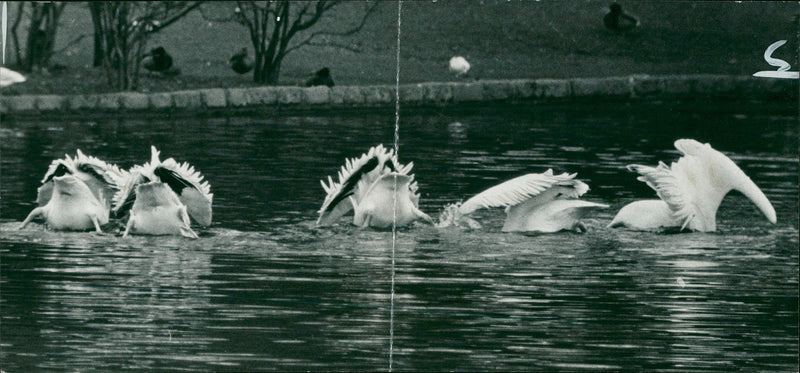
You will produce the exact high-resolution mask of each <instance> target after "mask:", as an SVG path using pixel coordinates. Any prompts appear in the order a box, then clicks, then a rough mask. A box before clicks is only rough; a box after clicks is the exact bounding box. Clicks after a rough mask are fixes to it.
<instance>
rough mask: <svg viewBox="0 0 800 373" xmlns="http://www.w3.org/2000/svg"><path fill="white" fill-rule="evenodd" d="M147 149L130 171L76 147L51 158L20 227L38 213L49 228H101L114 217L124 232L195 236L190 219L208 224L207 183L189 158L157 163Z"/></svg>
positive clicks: (154, 154)
mask: <svg viewBox="0 0 800 373" xmlns="http://www.w3.org/2000/svg"><path fill="white" fill-rule="evenodd" d="M150 151H151V157H150V162H148V163H145V164H144V165H136V166H133V167H132V168H131V169H130V170H122V169H120V168H119V167H117V166H116V165H114V164H110V163H107V162H105V161H102V160H100V159H98V158H95V157H92V156H87V155H85V154H83V152H81V151H80V149H78V152H77V153H78V154H77V156H75V157H74V158H73V157H70V156H69V155H66V157H65V158H64V159H57V160H55V161H53V162H52V163H51V164H50V167H49V168H48V170H47V173H45V175H44V178H43V179H42V186H41V187H39V189H38V196H37V199H36V202H37V204H38V205H39V206H38V207H36V208H34V209H33V211H31V213H30V214H28V217H27V218H25V221H23V222H22V224H21V225H20V229H22V228H24V227H25V226H26V225H28V223H30V222H31V220H33V219H34V218H36V217H41V218H42V219H43V220H44V222H45V224H46V225H47V226H48V227H49V228H51V229H55V230H89V229H94V230H95V231H96V232H98V233H101V232H102V228H101V226H103V225H106V224H108V223H109V221H110V219H111V218H114V219H116V220H118V221H120V222H122V223H123V224H124V226H125V231H124V233H123V234H122V236H123V237H125V236H128V235H129V234H131V233H133V234H149V235H182V236H185V237H190V238H197V237H198V236H197V233H195V231H194V230H193V229H192V228H191V221H192V220H193V221H194V222H195V223H197V224H199V225H201V226H206V227H207V226H209V225H211V202H212V200H213V197H214V195H213V194H211V187H210V186H209V184H208V182H207V181H204V180H203V176H202V175H201V174H200V173H199V172H197V171H195V169H194V167H192V166H190V165H189V164H188V163H178V162H177V161H175V160H174V159H172V158H169V159H167V160H165V161H163V162H162V161H161V160H160V159H159V153H160V152H159V151H158V150H156V148H155V147H150ZM190 217H191V219H190Z"/></svg>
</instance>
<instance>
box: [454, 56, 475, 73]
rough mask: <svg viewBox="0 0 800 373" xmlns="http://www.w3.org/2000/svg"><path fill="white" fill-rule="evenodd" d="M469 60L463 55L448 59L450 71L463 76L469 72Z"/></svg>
mask: <svg viewBox="0 0 800 373" xmlns="http://www.w3.org/2000/svg"><path fill="white" fill-rule="evenodd" d="M469 68H470V66H469V62H467V60H466V59H465V58H464V57H461V56H455V57H453V58H451V59H450V71H451V72H453V73H455V74H456V76H464V75H467V72H469Z"/></svg>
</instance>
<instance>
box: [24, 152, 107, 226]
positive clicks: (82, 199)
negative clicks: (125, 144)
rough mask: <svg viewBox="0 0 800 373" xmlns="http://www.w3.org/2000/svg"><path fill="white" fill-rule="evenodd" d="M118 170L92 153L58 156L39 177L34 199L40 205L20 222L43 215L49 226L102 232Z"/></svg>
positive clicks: (26, 222)
mask: <svg viewBox="0 0 800 373" xmlns="http://www.w3.org/2000/svg"><path fill="white" fill-rule="evenodd" d="M120 175H121V171H120V169H119V168H118V167H117V166H115V165H112V164H108V163H106V162H104V161H101V160H100V159H97V158H95V157H92V156H87V155H84V154H83V152H81V151H80V149H78V155H77V156H76V157H75V158H71V157H70V156H69V155H66V157H65V158H64V159H57V160H55V161H53V162H52V163H51V164H50V167H49V168H48V170H47V173H45V175H44V178H43V179H42V186H41V187H39V189H38V195H37V198H36V201H37V203H38V204H39V207H37V208H35V209H33V211H31V213H30V214H28V217H27V218H25V220H24V221H23V222H22V224H21V225H20V227H19V228H20V229H22V228H24V227H25V226H26V225H28V223H30V221H31V220H32V219H33V218H35V217H37V216H42V217H43V218H44V220H45V223H46V224H47V226H48V227H50V228H53V229H57V230H86V229H91V228H94V229H95V231H97V232H102V230H101V229H100V226H101V225H104V224H106V223H108V215H109V209H110V207H111V205H110V201H111V198H112V196H113V194H114V192H115V191H116V190H117V185H116V182H115V180H116V179H118V178H119V177H120Z"/></svg>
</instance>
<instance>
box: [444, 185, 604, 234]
mask: <svg viewBox="0 0 800 373" xmlns="http://www.w3.org/2000/svg"><path fill="white" fill-rule="evenodd" d="M576 175H577V174H567V173H562V174H560V175H555V174H553V170H552V169H548V170H547V171H545V172H544V173H540V174H536V173H531V174H527V175H523V176H520V177H517V178H514V179H511V180H508V181H506V182H504V183H501V184H499V185H496V186H493V187H491V188H489V189H486V190H485V191H483V192H481V193H479V194H477V195H475V196H474V197H472V198H470V199H468V200H467V201H466V202H464V203H456V204H454V205H450V206H448V207H446V208H445V211H444V213H443V214H442V217H441V218H440V222H439V224H438V226H439V227H447V226H451V225H458V224H462V223H467V224H469V226H470V227H472V228H479V227H480V224H478V223H477V222H475V221H474V220H471V219H470V218H468V217H466V215H469V214H472V213H473V212H475V211H477V210H479V209H483V208H491V207H505V208H506V220H505V223H504V224H503V229H502V230H503V232H532V233H553V232H558V231H562V230H575V231H577V232H585V231H586V226H585V225H584V224H583V223H582V222H581V221H580V219H582V218H583V217H584V216H585V215H586V214H587V213H588V212H589V211H590V210H591V209H595V208H606V207H608V205H604V204H600V203H594V202H588V201H582V200H580V199H578V198H579V197H580V196H582V195H583V194H584V193H586V192H587V191H588V190H589V186H588V185H586V184H585V183H584V182H582V181H580V180H576V179H575V176H576Z"/></svg>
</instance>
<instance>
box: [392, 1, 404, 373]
mask: <svg viewBox="0 0 800 373" xmlns="http://www.w3.org/2000/svg"><path fill="white" fill-rule="evenodd" d="M402 11H403V1H402V0H399V1H398V2H397V55H396V60H395V62H396V65H395V71H396V75H395V85H394V154H395V157H398V158H399V157H400V26H401V24H402V22H401V20H402V18H401V15H402ZM392 195H393V199H392V284H391V294H390V298H389V372H391V371H392V362H393V358H394V272H395V269H394V251H395V242H396V240H397V175H396V174H395V176H394V193H393V194H392Z"/></svg>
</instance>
